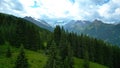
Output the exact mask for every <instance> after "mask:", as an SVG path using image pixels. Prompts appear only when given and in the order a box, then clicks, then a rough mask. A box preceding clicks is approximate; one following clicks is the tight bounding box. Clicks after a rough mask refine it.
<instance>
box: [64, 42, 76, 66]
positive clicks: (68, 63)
mask: <svg viewBox="0 0 120 68" xmlns="http://www.w3.org/2000/svg"><path fill="white" fill-rule="evenodd" d="M66 46H67V48H66V50H64V51H67V53H66V58H65V59H64V68H74V66H73V65H74V60H73V51H72V49H71V46H70V45H69V44H67V45H66Z"/></svg>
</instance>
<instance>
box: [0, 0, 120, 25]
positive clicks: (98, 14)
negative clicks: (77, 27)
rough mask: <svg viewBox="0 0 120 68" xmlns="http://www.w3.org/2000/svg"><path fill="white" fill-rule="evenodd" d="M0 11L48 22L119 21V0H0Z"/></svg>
mask: <svg viewBox="0 0 120 68" xmlns="http://www.w3.org/2000/svg"><path fill="white" fill-rule="evenodd" d="M0 12H2V13H8V14H13V15H15V16H18V17H24V16H32V17H34V18H38V19H43V20H46V21H48V22H49V21H50V20H52V21H56V20H58V21H61V20H68V19H69V20H89V21H93V20H94V19H100V20H102V21H104V22H120V0H0ZM49 24H51V22H50V23H49Z"/></svg>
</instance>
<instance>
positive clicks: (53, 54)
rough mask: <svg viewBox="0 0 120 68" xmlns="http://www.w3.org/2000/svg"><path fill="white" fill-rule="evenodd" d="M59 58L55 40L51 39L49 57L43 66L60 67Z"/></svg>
mask: <svg viewBox="0 0 120 68" xmlns="http://www.w3.org/2000/svg"><path fill="white" fill-rule="evenodd" d="M59 59H60V57H59V54H58V50H57V48H56V44H55V42H54V41H53V42H52V45H51V46H50V51H49V58H48V61H47V64H46V65H45V67H44V68H61V67H60V65H61V64H60V62H59Z"/></svg>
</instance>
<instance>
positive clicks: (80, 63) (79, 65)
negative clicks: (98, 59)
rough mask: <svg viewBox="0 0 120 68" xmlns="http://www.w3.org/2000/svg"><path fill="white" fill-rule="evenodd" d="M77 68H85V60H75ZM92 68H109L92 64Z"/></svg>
mask: <svg viewBox="0 0 120 68" xmlns="http://www.w3.org/2000/svg"><path fill="white" fill-rule="evenodd" d="M74 60H75V68H83V60H82V59H78V58H75V59H74ZM90 68H108V67H106V66H103V65H101V64H97V63H93V62H90Z"/></svg>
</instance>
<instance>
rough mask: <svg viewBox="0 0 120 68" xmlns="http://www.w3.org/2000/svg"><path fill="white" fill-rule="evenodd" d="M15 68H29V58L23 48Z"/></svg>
mask: <svg viewBox="0 0 120 68" xmlns="http://www.w3.org/2000/svg"><path fill="white" fill-rule="evenodd" d="M14 68H29V64H28V61H27V58H26V56H25V52H24V47H23V46H21V49H20V53H19V55H18V57H17V60H16V63H15V67H14Z"/></svg>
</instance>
